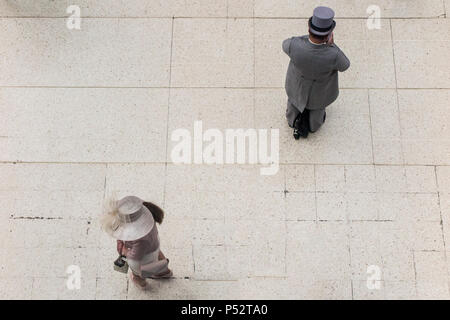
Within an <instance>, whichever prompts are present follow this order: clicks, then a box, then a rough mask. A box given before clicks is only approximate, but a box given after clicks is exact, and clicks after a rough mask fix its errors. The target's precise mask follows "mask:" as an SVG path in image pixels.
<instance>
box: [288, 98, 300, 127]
mask: <svg viewBox="0 0 450 320" xmlns="http://www.w3.org/2000/svg"><path fill="white" fill-rule="evenodd" d="M299 114H300V111H299V110H298V109H297V108H296V107H295V106H294V105H293V104H292V103H290V102H289V101H288V102H287V109H286V119H287V121H288V124H289V127H291V128H294V121H295V119H297V117H298V115H299Z"/></svg>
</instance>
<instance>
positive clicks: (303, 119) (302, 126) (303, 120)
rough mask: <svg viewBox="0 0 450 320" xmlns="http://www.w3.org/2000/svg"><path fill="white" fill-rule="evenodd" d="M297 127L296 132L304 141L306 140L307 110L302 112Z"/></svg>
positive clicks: (307, 130)
mask: <svg viewBox="0 0 450 320" xmlns="http://www.w3.org/2000/svg"><path fill="white" fill-rule="evenodd" d="M297 125H298V131H299V133H300V136H301V137H302V138H305V139H306V138H308V134H309V111H308V109H305V110H304V111H303V113H302V117H301V119H300V122H299V123H298V124H297Z"/></svg>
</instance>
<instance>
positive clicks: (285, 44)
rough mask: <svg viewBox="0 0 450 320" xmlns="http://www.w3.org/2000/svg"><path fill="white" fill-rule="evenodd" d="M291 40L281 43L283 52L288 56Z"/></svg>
mask: <svg viewBox="0 0 450 320" xmlns="http://www.w3.org/2000/svg"><path fill="white" fill-rule="evenodd" d="M291 40H292V38H289V39H286V40H284V41H283V51H284V52H285V53H286V54H287V55H288V56H289V55H290V53H291Z"/></svg>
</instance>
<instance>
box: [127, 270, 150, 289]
mask: <svg viewBox="0 0 450 320" xmlns="http://www.w3.org/2000/svg"><path fill="white" fill-rule="evenodd" d="M130 277H131V280H132V281H133V283H134V284H135V285H136V286H137V287H138V288H139V289H142V290H144V289H145V288H146V287H147V281H146V280H145V279H144V278H141V277H139V276H136V275H134V273H131V276H130Z"/></svg>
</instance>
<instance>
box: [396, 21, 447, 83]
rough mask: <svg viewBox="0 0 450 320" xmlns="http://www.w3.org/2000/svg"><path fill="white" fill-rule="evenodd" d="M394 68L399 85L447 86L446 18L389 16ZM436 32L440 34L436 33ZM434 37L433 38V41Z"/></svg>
mask: <svg viewBox="0 0 450 320" xmlns="http://www.w3.org/2000/svg"><path fill="white" fill-rule="evenodd" d="M391 23H392V39H393V42H394V56H395V66H396V67H395V69H396V75H397V86H398V87H399V88H418V87H419V88H448V87H449V86H448V70H449V68H450V62H449V60H448V59H447V56H446V52H448V50H449V48H450V35H449V33H448V32H443V33H437V32H436V31H437V30H449V28H450V21H449V20H448V19H433V20H410V19H406V20H392V22H391ZM438 34H441V35H440V36H439V35H438ZM434 40H437V41H434Z"/></svg>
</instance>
